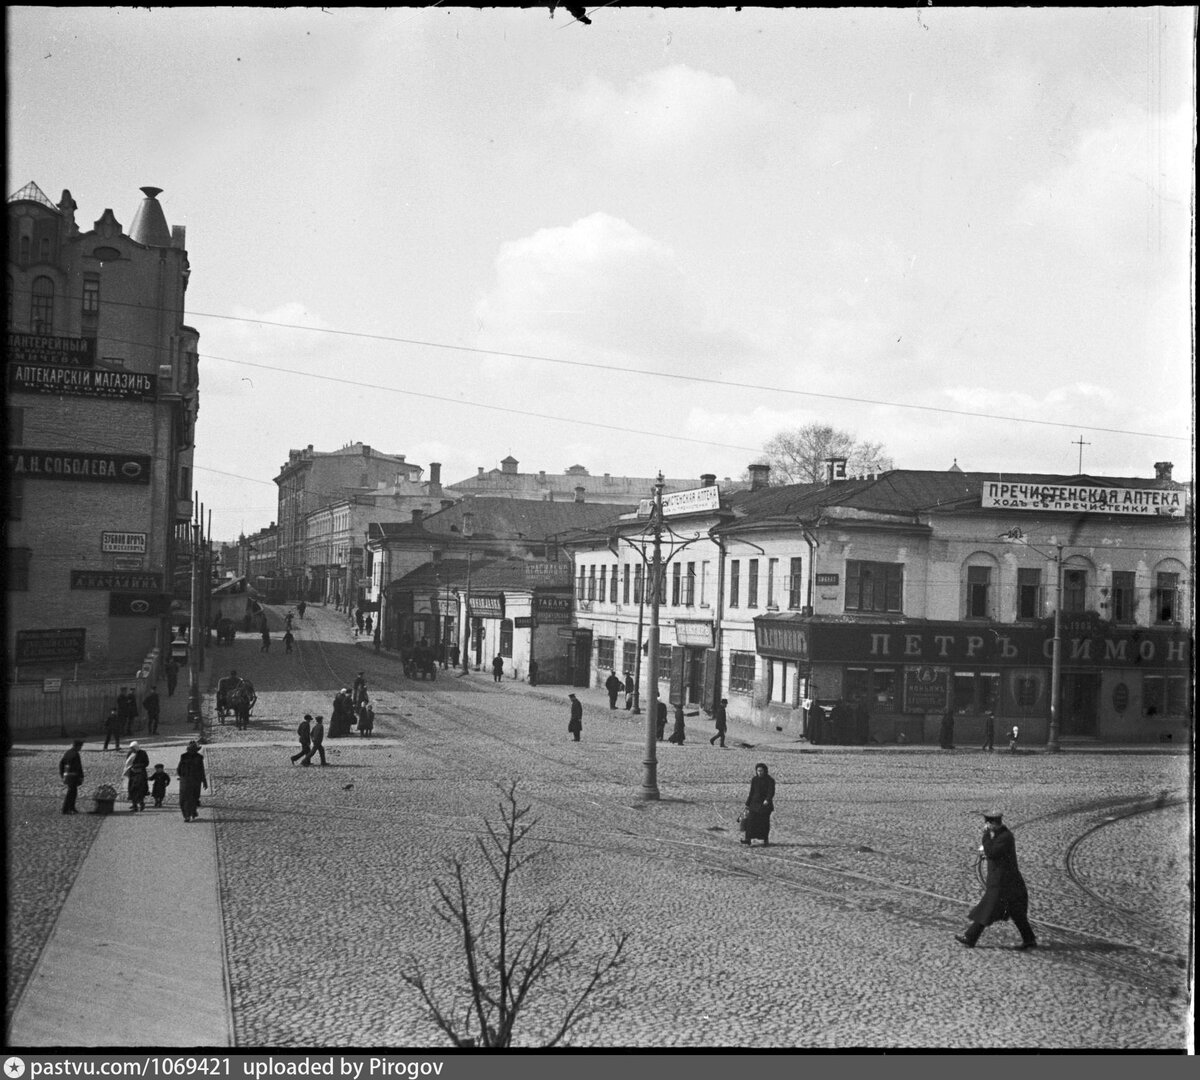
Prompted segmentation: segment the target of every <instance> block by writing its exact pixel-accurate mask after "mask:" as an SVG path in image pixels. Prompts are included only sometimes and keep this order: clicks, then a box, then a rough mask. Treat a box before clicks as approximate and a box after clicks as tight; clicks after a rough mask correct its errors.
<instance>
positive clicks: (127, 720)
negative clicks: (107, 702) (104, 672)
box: [104, 685, 162, 750]
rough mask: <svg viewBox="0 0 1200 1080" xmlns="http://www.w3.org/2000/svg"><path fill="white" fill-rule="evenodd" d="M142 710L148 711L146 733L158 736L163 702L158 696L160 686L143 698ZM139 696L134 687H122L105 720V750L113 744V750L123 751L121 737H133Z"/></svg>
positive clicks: (152, 687)
mask: <svg viewBox="0 0 1200 1080" xmlns="http://www.w3.org/2000/svg"><path fill="white" fill-rule="evenodd" d="M141 708H143V709H145V710H146V732H147V734H149V735H157V734H158V724H159V718H160V716H161V713H162V700H161V698H159V696H158V686H157V685H152V686H151V687H150V689H149V690H147V691H146V696H145V697H143V698H142V704H141ZM139 712H140V710H139V708H138V700H137V694H135V693H134V690H133V687H131V686H122V687H121V691H120V693H118V694H117V700H116V704H114V705H113V707H112V708H111V709H109V711H108V715H107V716H106V717H105V718H104V749H105V750H107V749H108V744H109V743H110V742H111V743H112V744H113V748H114V749H116V750H120V749H121V736H122V735H133V733H134V730H135V729H136V727H137V722H138V716H139Z"/></svg>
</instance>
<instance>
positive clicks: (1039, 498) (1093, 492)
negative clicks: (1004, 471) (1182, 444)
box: [980, 480, 1187, 517]
mask: <svg viewBox="0 0 1200 1080" xmlns="http://www.w3.org/2000/svg"><path fill="white" fill-rule="evenodd" d="M980 505H981V506H983V507H984V508H985V509H989V510H1056V511H1061V512H1064V513H1073V514H1080V513H1083V514H1137V515H1141V516H1146V517H1152V516H1155V515H1158V516H1163V517H1182V516H1183V515H1184V513H1185V512H1186V511H1187V493H1186V492H1184V491H1165V490H1163V489H1162V488H1124V487H1101V486H1099V485H1094V484H1018V483H1007V482H1001V481H997V480H988V481H985V482H984V485H983V492H982V495H981V500H980Z"/></svg>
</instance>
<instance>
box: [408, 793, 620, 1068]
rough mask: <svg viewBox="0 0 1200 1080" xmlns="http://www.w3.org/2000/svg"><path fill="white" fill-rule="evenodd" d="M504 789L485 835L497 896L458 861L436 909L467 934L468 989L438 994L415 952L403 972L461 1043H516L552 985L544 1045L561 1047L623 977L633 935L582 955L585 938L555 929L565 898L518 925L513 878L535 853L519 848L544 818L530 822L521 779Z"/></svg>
mask: <svg viewBox="0 0 1200 1080" xmlns="http://www.w3.org/2000/svg"><path fill="white" fill-rule="evenodd" d="M500 790H501V791H502V792H503V793H504V799H503V801H501V803H500V822H499V824H497V823H494V822H491V821H485V822H484V825H485V828H486V830H487V839H486V840H485V839H482V838H480V839H479V840H478V841H477V843H478V844H479V850H480V851H481V852H483V857H484V859H485V860H486V862H487V866H488V870H489V872H490V875H491V878H492V883H493V885H494V887H495V895H494V896H493V898H492V900H491V902H490V903H486V902H481V901H480V900H479V899H478V897H476V896H472V895H471V890H470V889H469V888H468V885H467V878H466V874H465V872H464V870H463V864H462V863H461V862H460V861H459V860H458V859H453V860H451V862H450V869H451V876H452V880H451V881H450V882H445V881H434V888H435V890H436V891H437V903H436V904H435V905H434V911H435V912H436V913H437V915H438V917H439V918H440V919H442V921H443V922H445V923H447V924H448V925H449V926H451V927H452V928H453V929H454V930H455V931H456V932H457V934H458V935H459V941H460V945H461V947H462V952H463V960H464V961H465V965H466V971H465V976H466V979H465V983H466V985H465V987H463V988H462V989H459V990H458V991H457V992H455V991H449V992H447V993H443V994H439V993H436V992H435V991H434V988H433V986H432V985H431V982H430V974H429V973H428V972H427V971H426V970H425V969H424V967H423V966H422V964H421V963H420V961H419V960H417V959H416V958H415V957H410V958H409V960H408V965H407V968H406V969H405V970H403V971H401V973H400V977H401V978H402V979H403V980H404V981H405V982H406V983H408V985H409V986H411V987H413V989H415V990H416V991H417V992H418V993H419V994H420V995H421V998H422V1000H423V1001H424V1002H425V1006H426V1008H427V1009H428V1010H429V1013H430V1016H431V1017H432V1018H433V1021H434V1023H435V1024H437V1026H438V1027H439V1028H440V1029H441V1030H442V1032H443V1034H445V1036H446V1037H447V1038H448V1039H449V1040H450V1042H451V1043H452V1044H453V1045H454V1046H460V1047H465V1046H485V1047H493V1048H495V1047H507V1046H510V1045H511V1043H512V1038H513V1032H514V1028H515V1026H516V1022H517V1019H518V1018H519V1017H520V1015H521V1012H522V1011H523V1010H524V1008H525V1007H526V1005H528V1003H529V999H530V997H531V996H532V995H533V993H534V991H535V990H549V993H548V994H546V995H545V996H547V997H549V998H552V999H553V1000H555V1001H556V1002H557V1003H558V1004H557V1008H558V1010H559V1011H558V1014H557V1015H558V1019H557V1020H555V1021H554V1028H553V1030H552V1031H551V1032H550V1033H549V1038H548V1040H547V1041H546V1042H545V1043H543V1044H542V1045H544V1046H557V1045H558V1044H559V1043H561V1042H562V1041H563V1039H565V1038H566V1037H567V1036H568V1035H569V1034H570V1032H571V1029H572V1028H574V1027H575V1025H576V1024H578V1023H579V1021H580V1020H582V1019H583V1018H584V1017H585V1016H586V1015H587V1014H588V1007H589V1005H590V1003H591V1002H592V1000H593V995H595V994H596V992H597V991H600V990H602V989H605V988H606V987H607V986H608V985H609V984H610V983H611V982H612V980H613V979H614V978H615V975H616V971H617V969H618V968H619V967H620V966H621V964H622V963H623V962H624V959H625V958H624V956H623V953H624V951H625V944H626V941H627V940H628V935H627V934H626V933H624V932H621V933H619V934H617V935H616V939H615V941H614V943H613V946H612V948H611V950H610V951H608V952H606V953H602V954H600V955H599V956H594V957H593V958H592V959H591V960H588V961H582V960H581V958H580V957H579V956H578V948H579V939H578V938H572V939H570V940H568V941H565V942H564V941H562V940H561V939H560V938H559V937H558V936H557V934H556V933H555V927H554V922H555V920H556V918H557V917H558V916H559V915H560V914H561V913H562V912H563V911H564V910H565V908H566V905H565V904H551V905H549V906H548V907H547V908H545V910H544V911H543V912H542V913H541V914H540V915H539V916H537V917H536V918H535V919H533V920H532V922H531V923H529V924H527V927H526V929H524V930H519V929H518V926H517V923H518V920H517V918H516V916H515V914H514V904H513V897H512V879H513V875H514V874H515V873H516V872H517V871H518V870H519V869H520V868H521V867H522V866H524V865H525V864H526V863H527V862H528V861H529V860H530V858H532V856H533V853H532V852H530V853H529V854H526V855H518V854H517V853H516V849H517V847H518V845H519V844H520V843H521V841H522V840H523V839H524V838H525V836H526V835H527V834H528V833H529V831H530V829H532V828H533V826H534V825H536V824H537V822H536V821H526V820H525V818H526V817H527V816H528V814H529V806H527V805H526V806H519V805H518V804H517V784H516V782H515V781H514V782H512V783H510V784H509V785H508V788H507V790H505V789H504V788H503V787H501V788H500ZM571 971H576V972H577V973H578V982H577V984H576V985H575V986H574V987H573V988H572V987H570V986H569V985H565V984H564V976H565V975H567V974H569V973H570V972H571Z"/></svg>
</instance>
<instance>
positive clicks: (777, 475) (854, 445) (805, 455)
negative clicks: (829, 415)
mask: <svg viewBox="0 0 1200 1080" xmlns="http://www.w3.org/2000/svg"><path fill="white" fill-rule="evenodd" d="M763 451H764V457H765V460H766V461H767V462H768V463H769V464H770V466H771V481H772V483H782V484H819V483H822V482H823V481H824V480H825V460H826V458H831V457H832V458H845V459H846V473H847V475H849V476H861V475H863V474H865V473H878V472H886V471H887V470H888V469H890V468H892V459H891V458H890V457H888V456H887V455H886V454H885V453H884V450H883V444H882V443H872V442H865V441H864V442H859V441H858V440H856V439H855V437H854V435H853V433H851V432H849V431H839V430H838V429H837V428H835V427H831V426H830V425H829V424H805V425H804V427H801V428H796V429H795V430H794V431H781V432H779V434H777V435H775V436H773V437H772V438H770V439H768V440H767V442H766V444H765V445H764V446H763Z"/></svg>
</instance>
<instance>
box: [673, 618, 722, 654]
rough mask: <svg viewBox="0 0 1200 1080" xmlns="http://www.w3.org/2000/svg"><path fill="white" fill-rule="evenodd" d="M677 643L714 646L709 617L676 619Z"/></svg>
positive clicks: (700, 646)
mask: <svg viewBox="0 0 1200 1080" xmlns="http://www.w3.org/2000/svg"><path fill="white" fill-rule="evenodd" d="M675 644H676V645H692V646H696V647H699V648H704V649H711V648H712V647H713V625H712V623H711V622H710V621H708V620H707V619H705V620H699V619H695V620H692V619H676V620H675Z"/></svg>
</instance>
